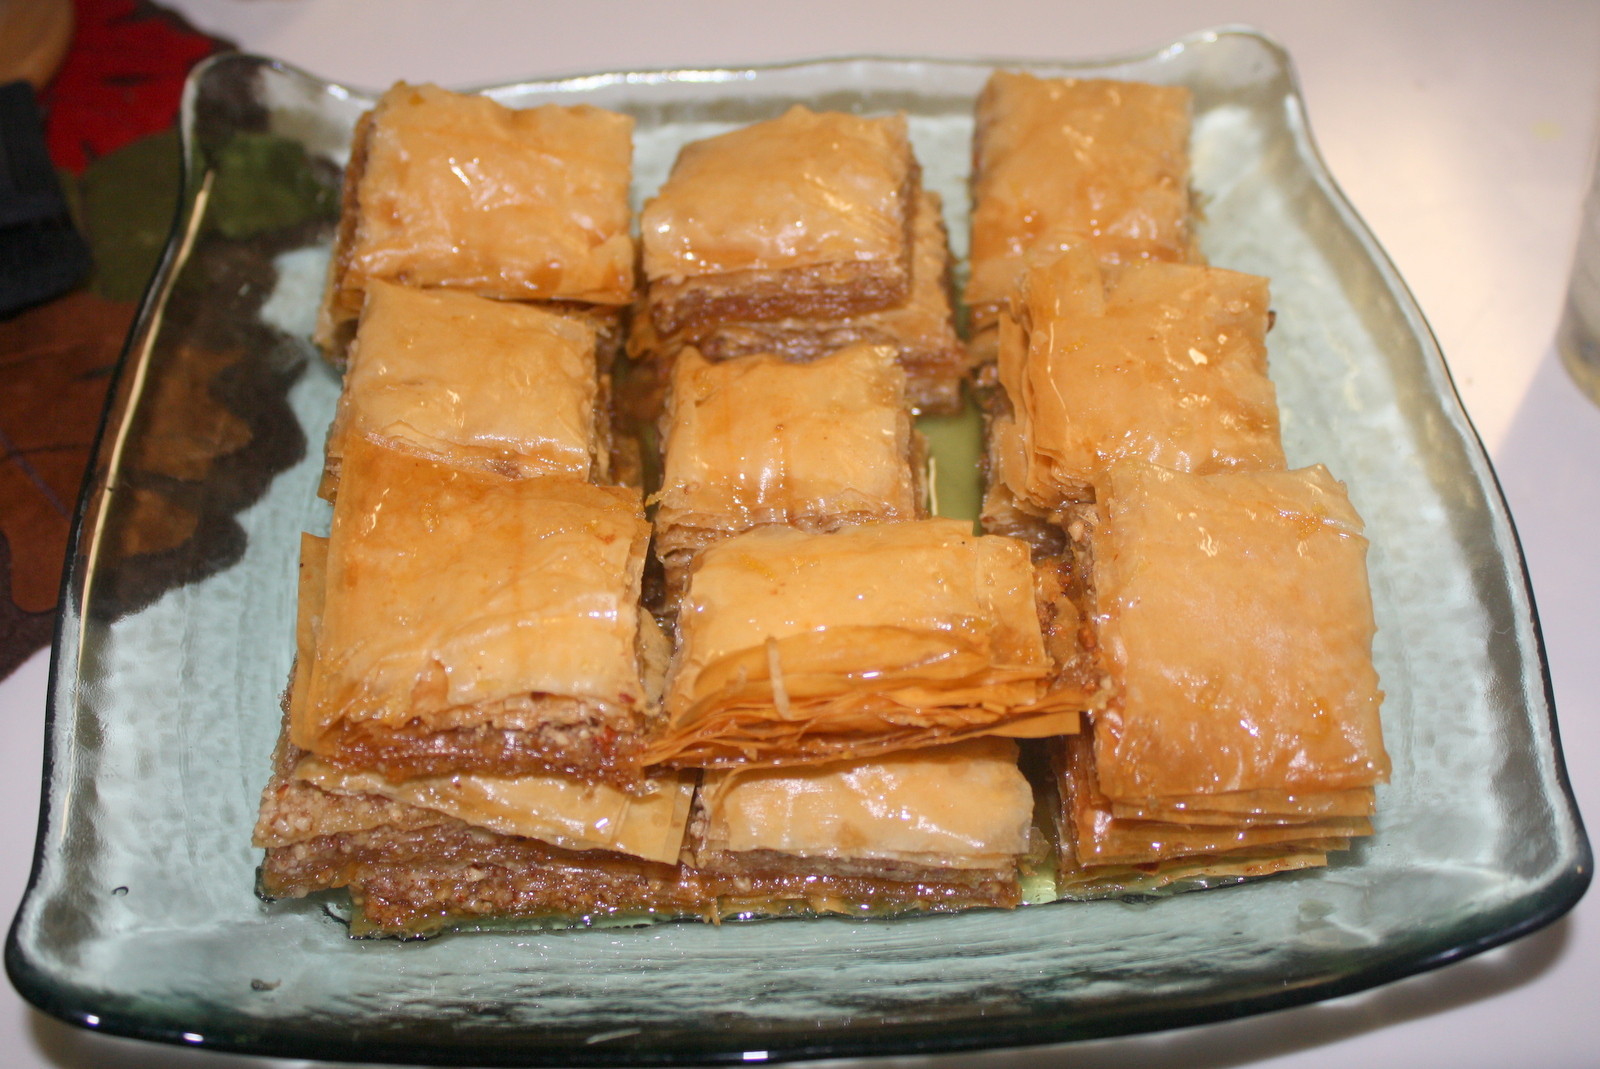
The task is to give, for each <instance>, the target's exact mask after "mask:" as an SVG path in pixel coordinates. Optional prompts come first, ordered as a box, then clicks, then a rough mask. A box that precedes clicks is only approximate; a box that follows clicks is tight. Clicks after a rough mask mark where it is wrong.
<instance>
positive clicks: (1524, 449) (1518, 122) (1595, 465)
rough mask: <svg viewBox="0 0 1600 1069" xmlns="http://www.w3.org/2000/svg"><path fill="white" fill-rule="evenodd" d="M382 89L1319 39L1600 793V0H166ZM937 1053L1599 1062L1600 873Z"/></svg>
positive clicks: (1329, 85) (1357, 176)
mask: <svg viewBox="0 0 1600 1069" xmlns="http://www.w3.org/2000/svg"><path fill="white" fill-rule="evenodd" d="M168 2H169V3H170V4H171V6H174V7H176V8H178V9H180V10H182V11H184V12H185V13H187V14H188V16H189V17H190V18H191V19H192V20H193V21H194V22H195V23H196V25H198V26H199V27H200V28H201V29H204V30H206V31H209V32H212V33H216V34H219V35H222V36H225V37H229V38H232V39H233V40H235V41H237V42H238V43H239V44H240V45H241V46H242V47H243V48H246V49H248V50H250V51H255V52H261V53H265V54H269V55H274V56H278V57H280V58H282V59H284V60H287V61H288V62H290V63H293V64H296V65H299V66H302V67H304V68H306V69H308V70H310V71H312V72H314V73H316V74H319V75H323V76H326V77H329V78H334V79H338V80H341V81H345V82H349V83H352V84H356V85H365V86H383V85H386V84H388V83H389V82H391V81H393V80H395V79H397V78H406V79H408V80H411V81H421V80H432V81H437V82H439V83H441V84H445V85H472V84H487V83H492V82H497V81H509V80H512V79H517V78H522V77H527V76H531V75H546V74H561V73H580V72H584V71H594V70H616V69H627V68H638V67H682V66H691V65H716V64H724V63H749V62H761V61H773V60H782V59H797V58H807V57H814V56H823V55H838V54H848V53H856V54H860V53H868V54H881V55H949V56H969V57H970V56H998V57H1005V56H1015V57H1030V56H1033V57H1050V58H1063V57H1090V56H1096V55H1106V54H1113V53H1119V52H1125V51H1133V50H1140V49H1144V48H1148V47H1151V46H1155V45H1160V44H1165V43H1167V42H1169V41H1171V40H1172V39H1174V38H1176V37H1179V36H1181V35H1183V34H1186V33H1189V32H1192V31H1194V30H1198V29H1202V28H1205V27H1208V26H1214V25H1220V24H1229V23H1248V24H1251V25H1254V26H1257V27H1259V28H1261V29H1264V30H1266V31H1267V32H1269V33H1271V34H1273V35H1274V36H1276V37H1277V38H1278V39H1279V40H1280V41H1282V42H1283V43H1284V44H1285V45H1286V46H1287V47H1288V49H1289V51H1290V52H1291V54H1293V56H1294V57H1295V59H1296V61H1297V63H1298V66H1299V71H1300V76H1301V79H1302V82H1303V86H1304V91H1305V97H1306V101H1307V106H1308V108H1309V111H1310V115H1311V121H1312V128H1313V130H1314V132H1315V134H1316V137H1317V140H1318V142H1319V144H1320V145H1321V148H1322V151H1323V154H1324V155H1325V157H1326V159H1327V161H1328V165H1329V167H1330V168H1331V169H1332V171H1333V173H1334V175H1335V176H1336V177H1337V178H1338V180H1339V182H1340V183H1341V185H1342V186H1343V188H1344V190H1345V192H1346V193H1347V194H1348V196H1349V197H1350V199H1351V201H1352V202H1354V204H1355V206H1356V208H1357V209H1358V210H1359V211H1360V212H1361V213H1362V215H1363V216H1364V217H1365V218H1366V221H1367V222H1368V224H1369V225H1370V226H1371V227H1372V229H1373V231H1374V232H1375V233H1376V234H1377V236H1378V239H1379V240H1380V241H1381V242H1382V243H1383V245H1384V247H1385V248H1386V249H1387V250H1388V252H1389V254H1390V256H1391V257H1392V258H1393V259H1394V261H1395V263H1396V265H1397V266H1398V267H1399V269H1400V272H1401V274H1402V275H1403V276H1404V277H1405V279H1406V280H1407V282H1408V283H1409V284H1410V286H1411V288H1412V290H1413V292H1414V293H1415V294H1416V296H1417V299H1418V301H1419V302H1420V304H1421V305H1422V309H1423V311H1424V312H1425V313H1426V314H1427V316H1428V319H1429V321H1430V323H1431V324H1432V326H1433V329H1434V331H1435V332H1436V333H1437V335H1438V338H1439V341H1440V344H1441V346H1442V347H1443V349H1444V352H1445V355H1446V357H1447V358H1448V360H1449V362H1450V367H1451V370H1452V372H1453V373H1454V375H1455V380H1456V384H1457V386H1458V387H1459V389H1460V391H1461V395H1462V397H1463V399H1464V400H1465V402H1466V406H1467V409H1468V411H1469V412H1470V414H1471V416H1472V419H1473V421H1474V422H1475V424H1476V425H1477V428H1478V431H1479V433H1480V434H1481V435H1482V436H1483V439H1484V442H1485V444H1486V445H1487V446H1488V448H1489V450H1490V452H1491V453H1492V455H1493V457H1494V462H1495V465H1496V468H1497V470H1498V472H1499V475H1500V479H1501V482H1502V484H1503V486H1504V488H1505V492H1506V496H1507V497H1508V499H1509V500H1510V503H1511V508H1512V512H1513V515H1514V516H1515V518H1516V521H1517V526H1518V529H1519V531H1520V532H1521V536H1522V540H1523V547H1524V550H1525V551H1526V554H1527V558H1528V565H1529V569H1530V571H1531V573H1532V576H1533V584H1534V591H1535V594H1536V596H1537V599H1538V604H1539V610H1540V614H1541V616H1542V619H1543V624H1544V634H1545V640H1546V643H1547V646H1548V652H1549V658H1550V669H1551V674H1552V676H1553V678H1554V681H1555V692H1556V705H1557V709H1558V710H1559V713H1560V720H1561V730H1562V739H1563V742H1564V744H1565V747H1566V756H1567V764H1568V768H1569V770H1570V772H1571V775H1572V779H1573V782H1574V785H1575V788H1576V791H1577V795H1578V800H1579V804H1580V805H1581V806H1582V807H1583V809H1584V811H1585V812H1586V813H1588V814H1589V815H1590V816H1591V818H1594V817H1595V816H1596V814H1600V408H1597V407H1595V406H1594V405H1592V404H1590V403H1589V402H1588V401H1586V400H1585V399H1584V398H1583V397H1582V396H1581V395H1580V394H1579V393H1578V392H1577V391H1576V390H1575V389H1574V388H1573V386H1572V384H1571V383H1570V382H1569V381H1568V379H1567V378H1566V375H1565V374H1564V372H1563V370H1562V368H1561V366H1560V362H1559V360H1558V358H1557V357H1556V356H1555V354H1554V351H1553V349H1552V346H1551V337H1552V334H1553V331H1554V329H1555V324H1556V319H1557V316H1558V314H1559V310H1560V306H1561V301H1562V296H1563V293H1564V289H1565V280H1566V273H1567V267H1568V264H1569V262H1570V259H1571V255H1572V246H1573V243H1574V241H1575V240H1576V235H1577V229H1578V228H1577V218H1578V208H1579V202H1580V199H1581V194H1582V190H1583V186H1584V179H1585V174H1586V170H1587V166H1588V161H1589V158H1590V154H1591V151H1592V148H1593V146H1594V143H1595V137H1596V129H1597V125H1600V4H1593V3H1577V2H1569V3H1556V2H1538V3H1523V4H1511V3H1499V4H1496V3H1468V4H1461V3H1447V2H1412V3H1405V2H1382V0H1363V2H1356V0H1341V2H1337V3H1323V4H1311V3H1301V2H1293V3H1291V2H1283V0H1278V2H1273V0H1238V2H1235V3H1223V2H1220V0H1164V2H1158V3H1138V4H1118V3H1101V4H1095V5H1090V4H1087V3H1083V2H1081V0H1055V2H1051V3H1046V2H1028V0H992V2H990V3H987V4H960V3H954V2H946V0H924V2H921V3H910V2H883V3H873V2H871V0H811V2H808V3H793V2H769V3H764V4H752V3H731V2H730V3H675V4H645V3H637V2H634V3H630V2H626V0H592V2H590V3H586V4H555V3H540V2H535V0H455V2H453V3H449V4H446V3H443V2H440V0H168ZM47 662H48V655H47V654H41V655H39V656H38V657H35V658H34V659H33V660H32V661H30V662H29V663H28V664H27V665H26V666H24V667H23V668H22V669H21V670H20V671H19V672H17V673H16V674H15V675H14V676H12V677H11V678H10V679H8V680H6V681H5V682H4V683H3V684H0V723H3V724H4V725H5V727H6V729H7V736H6V737H7V739H8V741H9V745H8V746H6V747H4V748H0V761H3V769H4V775H3V776H0V798H3V799H4V803H5V804H4V809H3V810H0V812H4V813H5V814H6V816H5V817H4V818H3V819H0V903H4V904H5V905H8V906H9V905H12V904H14V903H15V902H16V901H17V900H18V898H20V896H21V893H22V890H23V887H24V885H25V883H26V880H27V873H28V865H29V859H30V857H31V852H32V844H33V835H34V821H35V814H36V812H37V805H38V789H39V788H38V781H39V775H38V769H39V754H40V748H41V741H42V735H43V715H44V698H45V680H46V668H47ZM0 999H3V1000H4V1001H3V1002H0V1064H4V1065H8V1066H18V1067H37V1066H51V1065H56V1066H73V1067H80V1066H81V1067H87V1066H96V1067H113V1069H114V1067H131V1066H141V1067H143V1066H194V1067H214V1066H240V1067H243V1066H266V1065H274V1064H283V1063H269V1062H262V1061H258V1060H255V1059H248V1058H238V1057H230V1056H223V1055H212V1054H206V1053H203V1052H196V1051H187V1050H177V1049H172V1048H165V1047H157V1046H151V1045H145V1044H141V1043H135V1042H131V1041H124V1040H114V1039H107V1038H105V1037H101V1036H95V1035H89V1034H87V1033H83V1032H80V1031H78V1030H76V1029H72V1028H69V1027H68V1026H66V1025H62V1024H59V1023H57V1022H55V1021H54V1020H52V1019H50V1018H47V1017H44V1016H42V1015H40V1014H37V1013H35V1012H34V1011H32V1010H31V1009H30V1008H28V1007H27V1006H26V1005H25V1004H24V1003H23V1002H22V1001H21V999H20V998H19V997H18V996H17V995H16V994H15V993H14V992H12V991H11V990H10V989H9V988H5V989H4V991H3V993H0ZM929 1064H933V1065H938V1066H955V1065H957V1064H960V1065H967V1064H973V1065H976V1064H982V1065H986V1066H993V1067H996V1069H1001V1067H1008V1066H1020V1065H1027V1066H1035V1065H1060V1066H1083V1067H1089V1066H1095V1067H1097V1066H1119V1067H1148V1069H1155V1067H1169V1066H1170V1067H1178V1066H1224V1065H1238V1064H1251V1065H1259V1066H1271V1067H1274V1069H1289V1067H1294V1069H1312V1067H1341V1069H1342V1067H1348V1066H1351V1065H1360V1066H1364V1067H1367V1069H1386V1067H1391V1066H1392V1067H1396V1069H1399V1067H1405V1069H1427V1067H1431V1066H1449V1067H1451V1069H1472V1067H1477V1066H1483V1067H1492V1069H1500V1067H1504V1066H1512V1065H1519V1066H1520V1065H1527V1066H1540V1067H1543V1069H1578V1067H1593V1066H1600V895H1596V894H1591V895H1590V896H1589V897H1588V898H1587V899H1586V900H1585V901H1584V902H1582V903H1581V904H1580V905H1579V906H1578V907H1577V909H1576V910H1575V911H1574V912H1573V913H1572V914H1570V915H1569V916H1568V917H1566V918H1565V919H1563V920H1562V921H1560V922H1558V923H1556V924H1555V925H1553V926H1551V927H1549V928H1547V929H1545V930H1544V931H1542V932H1539V933H1537V934H1535V935H1533V936H1530V937H1528V938H1526V939H1523V940H1521V941H1520V942H1518V943H1515V944H1512V945H1511V946H1509V947H1505V948H1502V949H1501V950H1497V951H1494V952H1491V953H1489V954H1486V955H1483V956H1481V957H1479V958H1476V959H1473V960H1470V961H1467V962H1464V963H1461V964H1457V965H1453V966H1450V967H1448V968H1445V969H1442V970H1439V971H1437V972H1434V973H1431V974H1428V975H1425V976H1421V977H1415V978H1413V979H1411V980H1407V981H1403V982H1401V983H1398V984H1393V985H1391V986H1389V987H1386V988H1380V989H1378V990H1375V991H1372V992H1368V993H1365V994H1362V995H1357V996H1352V997H1350V998H1346V999H1339V1000H1335V1001H1331V1002H1325V1003H1321V1004H1318V1005H1314V1006H1307V1007H1303V1008H1300V1009H1296V1010H1290V1011H1285V1012H1282V1013H1277V1014H1270V1015H1266V1016H1263V1017H1257V1018H1252V1019H1249V1020H1245V1021H1238V1022H1233V1023H1230V1024H1224V1025H1217V1026H1212V1027H1208V1028H1198V1029H1189V1030H1184V1031H1180V1032H1172V1033H1165V1034H1160V1035H1156V1036H1148V1037H1137V1038H1132V1039H1126V1040H1116V1041H1105V1042H1097V1043H1090V1044H1084V1045H1078V1046H1072V1047H1055V1048H1045V1049H1035V1050H1027V1051H1017V1052H999V1053H994V1054H987V1055H970V1056H962V1057H952V1058H946V1059H932V1060H930V1062H929Z"/></svg>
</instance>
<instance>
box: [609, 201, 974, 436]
mask: <svg viewBox="0 0 1600 1069" xmlns="http://www.w3.org/2000/svg"><path fill="white" fill-rule="evenodd" d="M912 234H913V245H912V261H911V292H910V296H909V297H908V298H907V300H906V301H905V302H904V303H901V304H896V305H893V306H891V307H888V308H884V309H881V310H878V311H873V312H862V313H860V314H858V315H853V316H844V317H826V316H824V317H820V318H804V317H798V316H786V317H783V318H779V319H719V320H716V321H714V322H704V323H700V324H698V325H696V326H693V327H689V328H685V329H683V330H680V331H678V332H677V333H675V334H669V335H666V336H661V335H658V334H656V332H655V331H654V329H653V328H652V326H651V323H650V319H649V316H640V317H639V319H638V320H637V321H636V322H635V323H634V325H633V331H632V334H631V335H630V337H629V339H628V351H629V353H630V354H632V355H633V356H635V357H636V358H651V359H657V360H660V359H667V360H670V359H671V358H673V357H674V356H675V355H676V354H677V353H678V352H680V351H681V350H682V349H683V348H684V347H685V346H693V347H694V348H696V349H698V350H699V351H700V355H701V356H703V357H705V358H706V359H708V360H713V361H716V360H730V359H733V358H735V357H742V356H753V355H755V354H758V353H778V354H781V355H782V356H784V357H786V358H788V359H790V360H795V361H805V360H815V359H817V358H818V357H820V356H823V355H825V354H827V353H830V352H834V351H835V350H838V349H843V348H845V347H847V346H850V345H857V344H863V343H866V344H872V345H888V346H892V347H893V348H894V351H895V354H896V359H898V360H899V362H900V366H901V367H902V368H903V369H904V370H905V373H906V401H907V403H908V404H909V406H910V407H911V409H912V411H914V412H918V413H925V412H945V413H948V412H955V411H958V410H959V409H960V407H961V381H962V379H963V378H964V377H965V375H966V370H967V367H966V363H967V360H966V347H965V346H964V345H963V344H962V342H961V339H960V337H959V336H958V335H957V334H956V328H955V316H954V312H953V309H952V303H951V298H950V249H949V243H948V241H947V239H946V235H945V229H944V219H943V217H942V215H941V205H940V201H939V195H938V194H937V193H933V192H931V191H929V190H923V191H922V192H921V194H920V196H919V197H918V198H917V201H916V205H915V215H914V218H913V220H912Z"/></svg>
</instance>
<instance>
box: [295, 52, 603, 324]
mask: <svg viewBox="0 0 1600 1069" xmlns="http://www.w3.org/2000/svg"><path fill="white" fill-rule="evenodd" d="M632 135H633V119H631V118H630V117H628V116H626V115H620V114H617V113H615V112H610V111H605V110H602V109H600V108H596V107H592V106H590V105H587V104H579V105H576V106H572V107H566V106H562V105H558V104H545V105H542V106H540V107H536V108H526V109H522V110H513V109H511V108H507V107H505V106H504V105H501V104H498V103H496V102H495V101H493V100H491V99H489V98H488V97H485V96H478V95H476V94H461V93H451V92H448V91H446V90H443V89H440V88H439V87H437V86H433V85H416V86H413V85H407V84H405V83H404V82H400V83H397V84H396V85H395V86H394V88H392V89H390V90H389V91H388V92H387V93H385V94H384V95H383V98H382V99H381V100H379V101H378V105H377V107H376V108H374V109H373V111H372V112H371V113H369V116H368V118H367V119H366V120H364V121H363V123H362V125H361V126H360V127H358V129H357V131H356V143H355V145H354V147H353V149H352V154H351V161H350V165H349V168H348V169H347V170H346V187H345V205H344V217H343V219H342V220H341V229H340V236H339V242H338V245H337V247H336V249H335V253H334V263H333V265H332V269H331V271H332V274H331V279H330V284H331V292H330V294H329V303H328V307H327V308H326V309H325V315H324V321H323V324H322V328H321V331H322V340H323V342H324V344H328V343H329V342H330V341H331V340H332V339H331V337H330V334H331V331H332V330H333V329H334V327H336V325H337V323H338V322H339V321H340V320H342V319H348V318H350V317H353V316H354V315H356V314H358V313H359V312H360V309H361V295H362V293H363V292H364V291H365V289H366V286H367V283H368V282H369V281H370V280H372V279H388V280H390V281H394V282H401V283H404V284H406V285H410V286H429V287H432V286H442V287H449V288H452V289H463V290H468V291H470V292H473V293H477V294H480V295H482V296H485V297H500V298H508V299H514V300H558V301H584V302H589V303H596V304H611V305H621V304H626V303H627V302H628V301H629V300H630V299H631V298H632V296H633V258H634V247H633V239H632V237H631V236H630V235H629V231H628V226H629V221H630V213H629V210H628V185H629V182H630V181H631V179H632V164H633V136H632Z"/></svg>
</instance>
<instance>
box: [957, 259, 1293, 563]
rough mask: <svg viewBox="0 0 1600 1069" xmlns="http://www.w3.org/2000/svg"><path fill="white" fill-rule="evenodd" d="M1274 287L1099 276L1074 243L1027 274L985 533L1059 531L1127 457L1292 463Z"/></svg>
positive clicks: (1202, 278) (993, 451)
mask: <svg viewBox="0 0 1600 1069" xmlns="http://www.w3.org/2000/svg"><path fill="white" fill-rule="evenodd" d="M1267 304H1268V295H1267V280H1266V279H1264V278H1260V277H1258V276H1255V275H1246V274H1241V273H1239V272H1237V271H1225V270H1222V269H1220V268H1214V267H1202V266H1198V265H1194V264H1169V263H1140V264H1133V265H1129V266H1127V267H1121V268H1112V269H1109V270H1107V271H1105V272H1102V270H1101V268H1100V267H1099V265H1097V263H1096V262H1095V258H1094V255H1093V253H1092V251H1091V250H1090V249H1089V248H1088V247H1087V246H1086V245H1083V244H1074V245H1073V246H1071V247H1069V248H1068V250H1067V251H1066V252H1065V253H1062V254H1060V255H1059V256H1056V257H1055V258H1053V259H1042V260H1040V261H1037V262H1035V263H1034V264H1033V265H1032V266H1031V268H1030V269H1029V271H1028V272H1027V273H1026V274H1025V275H1024V277H1023V280H1022V283H1021V286H1020V289H1019V292H1018V294H1017V296H1016V300H1015V302H1014V304H1013V309H1012V311H1013V315H1008V316H1005V317H1003V318H1002V319H1001V321H1000V338H1001V342H1000V360H999V373H1000V383H1001V386H1002V387H1003V389H1004V397H1005V403H1004V405H1003V406H1001V407H999V408H998V410H997V411H996V412H995V413H994V414H993V416H992V418H991V420H990V428H989V430H990V434H989V457H990V465H989V468H990V477H991V490H990V493H989V495H988V500H987V501H986V502H985V510H984V511H985V523H986V526H987V525H989V524H993V525H994V526H995V527H996V528H997V529H1002V530H1008V533H1009V529H1010V528H1014V527H1015V526H1016V523H1017V521H1016V518H1015V517H1010V518H1009V519H1008V516H1007V513H1008V512H1009V511H1012V510H1020V511H1022V512H1024V513H1029V514H1032V515H1034V516H1039V517H1047V518H1051V519H1053V520H1054V521H1055V522H1056V523H1057V524H1060V523H1061V522H1062V519H1063V517H1064V515H1065V514H1066V513H1068V512H1069V511H1070V508H1069V506H1071V505H1074V504H1082V503H1088V502H1092V501H1094V499H1095V488H1096V486H1097V485H1099V484H1100V483H1101V482H1103V480H1104V478H1105V472H1106V470H1107V468H1108V467H1109V466H1110V465H1111V464H1113V463H1115V462H1116V461H1118V460H1120V459H1123V458H1127V457H1138V458H1140V459H1142V460H1146V461H1149V462H1151V463H1153V464H1159V465H1162V466H1164V467H1168V468H1173V469H1175V470H1178V471H1190V472H1195V473H1198V474H1210V473H1213V472H1220V471H1253V470H1275V469H1281V468H1283V467H1284V455H1283V445H1282V441H1281V437H1280V433H1279V428H1278V405H1277V393H1276V390H1275V389H1274V387H1273V385H1272V380H1271V379H1269V378H1268V377H1267V345H1266V333H1267V325H1268V308H1267Z"/></svg>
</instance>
